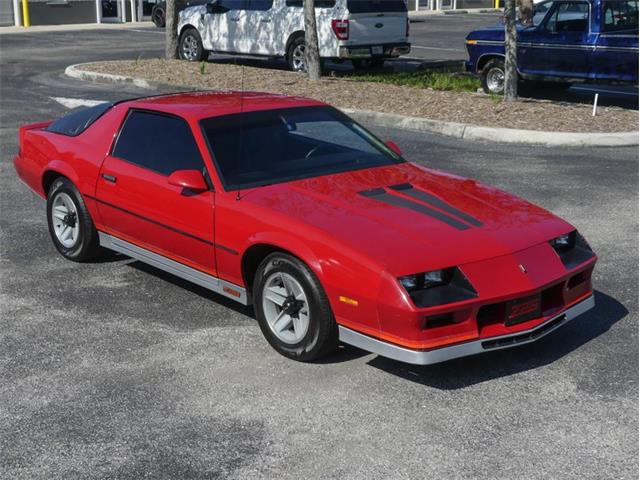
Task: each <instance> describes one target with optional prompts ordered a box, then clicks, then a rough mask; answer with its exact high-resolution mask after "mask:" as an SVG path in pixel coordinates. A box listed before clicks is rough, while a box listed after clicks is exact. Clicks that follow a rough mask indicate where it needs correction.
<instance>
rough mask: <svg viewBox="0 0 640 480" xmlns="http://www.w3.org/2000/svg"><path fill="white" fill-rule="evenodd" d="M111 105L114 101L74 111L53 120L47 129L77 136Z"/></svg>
mask: <svg viewBox="0 0 640 480" xmlns="http://www.w3.org/2000/svg"><path fill="white" fill-rule="evenodd" d="M111 107H113V103H108V102H107V103H100V104H98V105H96V106H94V107H87V108H82V109H80V110H76V111H73V112H71V113H70V114H68V115H65V116H64V117H62V118H59V119H58V120H56V121H55V122H53V123H52V124H51V125H49V126H48V127H47V129H46V130H47V131H48V132H54V133H60V134H62V135H69V136H70V137H75V136H76V135H80V134H81V133H82V132H84V131H85V130H86V129H87V128H89V127H90V126H91V124H92V123H93V122H95V121H96V120H98V119H99V118H100V117H101V116H102V115H103V114H104V113H105V112H106V111H107V110H109V109H110V108H111Z"/></svg>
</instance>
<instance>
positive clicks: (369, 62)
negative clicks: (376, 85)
mask: <svg viewBox="0 0 640 480" xmlns="http://www.w3.org/2000/svg"><path fill="white" fill-rule="evenodd" d="M351 64H352V65H353V68H355V69H356V70H368V69H372V68H382V67H383V66H384V58H354V59H353V60H351Z"/></svg>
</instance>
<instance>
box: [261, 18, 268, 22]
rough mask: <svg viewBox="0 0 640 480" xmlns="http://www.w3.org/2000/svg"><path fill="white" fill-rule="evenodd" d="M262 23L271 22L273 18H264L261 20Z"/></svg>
mask: <svg viewBox="0 0 640 480" xmlns="http://www.w3.org/2000/svg"><path fill="white" fill-rule="evenodd" d="M260 22H261V23H271V19H270V18H263V19H262V20H260Z"/></svg>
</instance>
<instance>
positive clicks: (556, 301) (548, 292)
mask: <svg viewBox="0 0 640 480" xmlns="http://www.w3.org/2000/svg"><path fill="white" fill-rule="evenodd" d="M562 288H563V284H562V283H558V284H557V285H553V286H552V287H549V288H546V289H544V290H543V291H542V299H541V300H542V314H543V315H545V316H548V315H553V312H555V311H558V310H560V309H561V308H562V307H563V306H564V295H563V292H562Z"/></svg>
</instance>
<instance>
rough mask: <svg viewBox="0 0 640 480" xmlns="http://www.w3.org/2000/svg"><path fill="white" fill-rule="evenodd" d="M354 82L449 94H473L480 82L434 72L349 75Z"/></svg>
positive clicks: (454, 73)
mask: <svg viewBox="0 0 640 480" xmlns="http://www.w3.org/2000/svg"><path fill="white" fill-rule="evenodd" d="M347 78H349V80H355V81H356V82H378V83H387V84H390V85H400V86H406V87H413V88H432V89H433V90H447V91H451V92H475V91H476V90H477V89H478V88H480V81H479V80H478V79H477V78H476V77H474V76H471V75H469V74H464V73H460V72H434V71H432V70H416V71H414V72H389V73H364V74H355V75H350V76H349V77H347Z"/></svg>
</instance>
